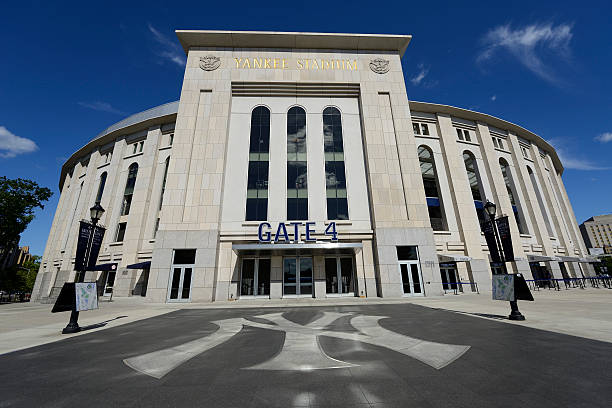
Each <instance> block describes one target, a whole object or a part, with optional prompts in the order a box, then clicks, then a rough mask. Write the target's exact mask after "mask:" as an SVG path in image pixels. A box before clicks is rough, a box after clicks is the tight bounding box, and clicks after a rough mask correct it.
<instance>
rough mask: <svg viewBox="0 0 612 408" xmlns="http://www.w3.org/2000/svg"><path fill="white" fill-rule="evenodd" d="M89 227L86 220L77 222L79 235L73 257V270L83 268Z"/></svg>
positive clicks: (89, 231) (89, 232)
mask: <svg viewBox="0 0 612 408" xmlns="http://www.w3.org/2000/svg"><path fill="white" fill-rule="evenodd" d="M91 227H92V225H91V224H90V223H88V222H87V221H80V223H79V237H78V239H77V248H76V256H75V259H74V270H75V271H82V270H85V262H86V261H85V256H86V255H87V242H88V241H89V235H90V234H91Z"/></svg>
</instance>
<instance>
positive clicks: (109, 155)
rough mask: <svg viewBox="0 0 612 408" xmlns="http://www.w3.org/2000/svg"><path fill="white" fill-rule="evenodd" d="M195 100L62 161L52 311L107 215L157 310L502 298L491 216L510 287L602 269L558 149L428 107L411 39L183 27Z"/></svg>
mask: <svg viewBox="0 0 612 408" xmlns="http://www.w3.org/2000/svg"><path fill="white" fill-rule="evenodd" d="M177 35H178V38H179V40H180V42H181V44H182V46H183V48H184V50H185V53H186V54H187V64H186V68H185V76H184V80H183V85H182V90H181V94H180V99H179V100H178V101H177V102H172V103H168V104H165V105H161V106H157V107H155V108H152V109H149V110H147V111H144V112H141V113H138V114H135V115H132V116H130V117H128V118H126V119H124V120H122V121H120V122H118V123H116V124H114V125H112V126H110V127H109V128H108V129H106V130H104V131H103V132H102V133H100V134H99V135H97V136H96V137H95V138H93V139H92V140H91V141H90V142H89V143H87V144H86V145H85V146H83V147H82V148H80V149H78V150H77V151H76V152H75V153H74V154H73V155H72V156H71V157H70V158H69V159H68V160H67V161H66V162H65V163H64V165H63V167H62V171H61V175H60V179H59V186H60V190H61V197H60V200H59V204H58V207H57V210H56V213H55V218H54V220H53V225H52V227H51V231H50V233H49V238H48V242H47V246H46V249H45V252H44V256H43V259H42V264H41V269H40V273H39V274H38V278H37V281H36V285H35V288H34V294H33V298H34V299H38V300H40V301H45V300H51V299H53V298H55V297H56V296H57V294H58V293H59V290H60V289H61V286H62V285H63V283H64V282H66V281H72V280H73V279H74V276H75V272H74V258H75V251H76V243H77V235H78V229H79V228H78V222H79V220H81V219H87V218H88V217H89V208H90V207H91V206H92V205H93V204H94V203H95V202H100V204H101V205H102V207H103V208H104V209H105V210H106V212H105V213H104V215H103V217H102V219H101V220H100V222H101V224H103V225H105V226H106V227H107V231H106V235H105V237H104V241H103V243H102V248H101V251H100V255H99V257H98V261H97V263H98V265H99V268H98V269H99V270H98V271H95V272H88V274H87V279H86V280H97V281H98V283H99V285H100V287H101V291H102V293H103V295H104V296H109V295H110V294H111V293H112V294H114V296H133V295H136V296H146V298H147V299H149V300H151V301H153V302H211V301H227V300H232V299H244V298H269V299H278V298H283V297H314V298H324V297H331V296H359V297H376V296H379V297H402V296H431V295H440V294H443V293H444V291H445V290H447V289H453V288H455V287H456V286H457V284H456V283H457V282H462V283H469V284H463V285H460V287H461V288H462V290H464V291H472V290H475V285H474V284H478V286H479V289H480V290H481V291H483V290H487V289H488V290H490V285H491V274H492V273H495V272H498V268H499V265H496V264H492V262H491V256H490V254H489V250H488V248H487V245H486V241H485V238H484V235H483V233H482V232H481V227H480V223H481V221H483V220H484V219H485V217H487V215H486V214H485V212H484V210H483V206H484V203H485V202H486V201H491V202H493V203H495V204H496V205H497V213H498V215H500V214H502V215H508V216H509V219H510V233H511V236H512V241H513V250H514V251H513V252H514V257H513V259H511V260H509V262H508V263H507V268H508V270H509V271H510V272H521V273H524V274H525V275H526V277H527V278H530V279H531V278H547V277H555V278H562V277H573V276H575V277H582V276H589V275H591V273H592V266H591V265H590V264H589V263H588V261H589V259H587V258H586V256H587V252H586V249H585V245H584V243H583V241H582V238H581V234H580V231H579V229H578V225H577V223H576V219H575V216H574V213H573V210H572V207H571V204H570V201H569V199H568V196H567V193H566V191H565V188H564V186H563V182H562V179H561V175H562V173H563V166H562V163H561V162H560V160H559V157H558V155H557V153H556V152H555V150H554V148H553V147H552V146H551V145H550V144H548V143H547V142H546V141H545V140H544V139H542V138H541V137H539V136H537V135H536V134H534V133H532V132H530V131H529V130H526V129H524V128H522V127H520V126H518V125H515V124H513V123H510V122H507V121H505V120H502V119H499V118H496V117H492V116H489V115H487V114H483V113H479V112H474V111H470V110H466V109H461V108H456V107H451V106H446V105H439V104H433V103H424V102H414V101H409V100H408V96H407V94H406V87H405V82H404V75H403V72H402V67H401V59H402V56H403V54H404V52H405V50H406V48H407V46H408V44H409V42H410V39H411V37H410V36H407V35H371V34H320V33H280V32H235V31H232V32H228V31H177Z"/></svg>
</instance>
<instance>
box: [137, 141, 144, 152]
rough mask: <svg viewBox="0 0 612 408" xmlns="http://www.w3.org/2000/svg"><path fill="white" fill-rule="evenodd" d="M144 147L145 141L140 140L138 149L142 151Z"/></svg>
mask: <svg viewBox="0 0 612 408" xmlns="http://www.w3.org/2000/svg"><path fill="white" fill-rule="evenodd" d="M143 147H144V142H140V145H139V146H138V151H139V152H142V149H143Z"/></svg>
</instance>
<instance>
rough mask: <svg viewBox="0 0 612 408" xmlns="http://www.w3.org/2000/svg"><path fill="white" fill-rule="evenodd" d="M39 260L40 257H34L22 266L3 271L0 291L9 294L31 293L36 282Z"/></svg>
mask: <svg viewBox="0 0 612 408" xmlns="http://www.w3.org/2000/svg"><path fill="white" fill-rule="evenodd" d="M40 258H41V257H40V256H38V255H34V256H33V257H32V258H31V259H28V260H27V261H25V262H24V263H23V265H13V266H11V267H10V268H8V269H7V270H6V271H4V272H3V275H4V276H3V279H2V282H1V283H0V284H1V285H2V287H0V289H2V290H6V291H9V292H11V291H20V292H25V293H32V289H33V288H34V283H35V282H36V275H37V274H38V269H39V268H40Z"/></svg>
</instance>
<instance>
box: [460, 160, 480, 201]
mask: <svg viewBox="0 0 612 408" xmlns="http://www.w3.org/2000/svg"><path fill="white" fill-rule="evenodd" d="M463 161H464V162H465V170H466V171H467V176H468V181H469V183H470V188H471V189H472V197H473V199H474V200H477V201H482V196H481V195H480V180H479V179H478V174H477V172H476V160H475V159H474V156H472V155H471V154H470V153H467V152H465V153H463Z"/></svg>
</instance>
